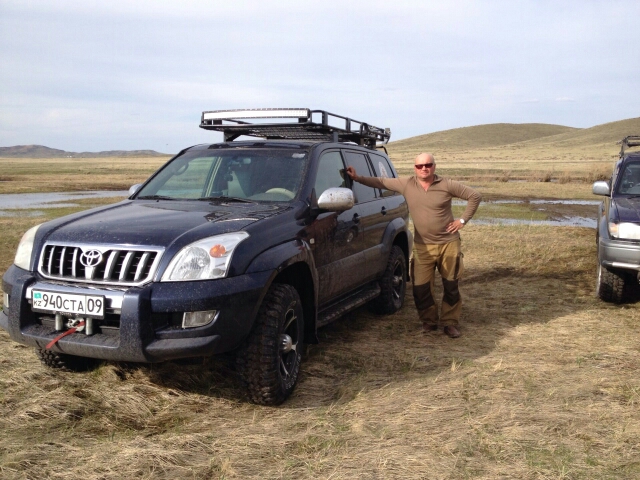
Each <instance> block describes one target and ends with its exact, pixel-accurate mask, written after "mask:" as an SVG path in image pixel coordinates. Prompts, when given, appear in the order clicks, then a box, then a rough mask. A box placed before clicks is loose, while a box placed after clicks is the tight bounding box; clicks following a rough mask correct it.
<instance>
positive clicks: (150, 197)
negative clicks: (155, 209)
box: [136, 195, 177, 200]
mask: <svg viewBox="0 0 640 480" xmlns="http://www.w3.org/2000/svg"><path fill="white" fill-rule="evenodd" d="M136 200H177V198H175V197H167V196H165V195H144V196H142V197H136Z"/></svg>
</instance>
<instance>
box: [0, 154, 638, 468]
mask: <svg viewBox="0 0 640 480" xmlns="http://www.w3.org/2000/svg"><path fill="white" fill-rule="evenodd" d="M483 152H484V151H483ZM483 152H475V153H474V152H469V153H465V154H464V155H468V160H465V159H462V160H460V159H458V158H457V157H456V158H455V159H454V158H453V156H454V155H457V154H455V152H454V153H451V154H450V155H451V157H444V156H443V157H441V158H442V162H441V163H439V165H438V169H439V170H440V169H442V170H446V169H447V168H449V166H448V165H447V164H446V162H447V161H451V162H452V164H453V162H454V160H455V161H456V162H459V164H460V165H461V167H460V168H462V169H465V168H470V164H471V162H472V160H471V159H472V158H473V157H474V155H476V156H480V155H486V153H483ZM615 152H616V150H615V149H614V150H613V153H614V154H615ZM392 154H393V152H392ZM464 155H462V156H464ZM567 155H568V154H567ZM508 159H509V157H508V155H507V154H506V153H505V154H504V161H505V162H506V163H505V165H507V166H508V170H509V171H511V172H517V171H518V170H519V169H520V168H521V167H520V166H519V163H518V162H520V160H519V159H517V160H516V159H515V157H511V164H509V162H508ZM551 160H553V162H552V163H553V164H554V165H555V163H554V162H555V159H550V161H551ZM410 161H412V158H411V159H410ZM439 161H440V158H439ZM502 161H503V160H499V161H498V160H496V162H498V163H499V162H502ZM595 163H597V162H594V164H595ZM122 168H123V169H124V168H126V165H122ZM522 169H523V170H525V168H524V166H523V167H522ZM535 169H536V170H539V166H537V165H536V168H535ZM529 170H531V171H533V169H529ZM574 171H575V172H577V171H578V169H577V167H576V169H575V170H574ZM120 174H121V175H124V176H126V175H129V173H127V171H126V170H123V171H122V172H120V173H118V175H120ZM139 174H140V175H142V172H140V173H139ZM135 175H138V173H135V174H132V178H133V177H134V176H135ZM470 175H471V174H470ZM125 178H128V177H125ZM49 181H50V182H51V183H53V180H51V179H50V180H49ZM134 183H135V182H134ZM478 186H479V187H480V189H481V191H482V192H483V194H484V195H485V197H489V196H494V197H509V196H511V197H542V198H593V197H590V193H589V192H590V186H589V185H587V184H585V183H567V184H558V183H537V182H524V183H512V182H499V181H493V182H492V181H483V182H482V183H480V184H479V185H478ZM57 213H62V212H57ZM54 214H55V213H47V215H54ZM40 221H42V219H33V218H27V217H25V218H0V226H1V227H2V229H3V231H4V232H5V235H4V237H3V242H4V243H3V244H2V248H1V250H0V271H4V269H5V268H6V267H7V266H8V265H9V264H10V262H11V260H12V257H13V252H14V249H15V245H16V244H17V241H18V239H19V237H20V235H21V233H22V231H24V230H25V229H26V228H27V227H28V226H29V225H31V224H33V223H39V222H40ZM462 233H463V249H464V252H465V267H466V271H465V278H464V280H463V282H462V284H461V290H462V294H463V299H464V302H465V306H464V313H463V319H462V320H463V322H462V329H463V337H461V338H460V339H457V340H451V339H449V338H447V337H446V336H444V335H442V334H433V335H425V334H423V333H422V332H421V329H420V324H419V322H418V319H417V317H416V314H415V310H414V305H413V300H412V297H411V295H410V293H409V294H408V295H407V297H406V303H405V307H404V308H403V309H402V310H401V311H400V312H398V313H396V314H395V315H391V316H388V317H378V316H376V315H373V314H371V313H370V312H369V311H368V310H367V309H366V308H363V309H360V310H358V311H357V312H355V313H353V314H351V315H349V316H348V317H347V318H343V319H341V320H340V321H338V322H336V323H334V324H332V325H329V326H328V327H325V328H323V329H321V330H320V331H319V336H320V341H321V343H320V344H319V345H314V346H312V347H311V348H310V349H309V351H308V355H307V357H306V359H305V362H304V364H303V371H302V375H301V379H300V383H299V385H298V386H297V389H296V391H295V392H294V394H293V396H292V397H291V398H290V399H289V400H288V401H287V402H286V403H285V404H284V405H282V406H280V407H277V408H266V407H260V406H255V405H252V404H250V403H248V401H247V399H246V397H245V395H244V392H243V390H242V389H241V387H240V386H239V385H238V384H237V382H236V381H235V380H234V372H233V368H232V365H233V362H232V359H231V358H229V357H216V358H214V359H208V360H205V361H204V362H202V363H194V364H184V363H182V364H181V363H166V364H161V365H125V364H104V365H102V366H101V367H99V368H98V369H96V370H95V371H92V372H88V373H81V374H72V373H64V372H56V371H51V370H49V369H47V368H45V367H43V366H41V365H40V364H39V362H38V361H37V359H36V357H35V355H34V354H33V352H32V350H31V349H30V348H26V347H23V346H21V345H18V344H16V343H14V342H12V341H11V340H10V339H9V337H8V335H7V334H6V333H3V332H0V366H1V367H0V368H1V369H2V375H0V432H1V433H0V477H2V478H7V479H32V478H53V479H56V478H60V479H61V478H65V479H67V478H84V479H87V480H93V479H96V480H98V479H101V480H102V479H111V478H113V479H120V478H142V479H145V478H147V479H152V478H153V479H156V478H160V479H162V478H171V479H173V478H176V477H181V478H195V479H211V478H220V479H222V478H225V479H229V478H239V479H240V478H241V479H245V478H261V479H262V478H321V479H330V478H331V479H337V478H362V479H386V478H389V479H391V478H393V479H396V478H397V479H405V478H406V479H413V478H415V479H418V478H420V479H422V478H429V479H431V478H434V479H463V478H484V479H495V478H514V479H560V478H567V479H593V478H602V479H605V478H606V479H614V478H615V479H635V478H638V477H639V476H640V409H639V408H638V407H639V405H640V367H639V365H640V342H639V340H638V338H639V334H640V304H638V303H636V302H635V301H634V302H631V303H627V304H624V305H622V306H612V305H608V304H604V303H602V302H600V301H598V300H596V298H595V296H594V283H595V267H596V260H595V256H596V252H595V241H594V231H593V230H591V229H586V228H570V227H567V228H553V227H540V226H537V227H528V226H516V227H511V226H510V227H501V226H480V225H477V224H474V223H473V222H471V223H470V224H469V225H468V226H466V227H465V229H464V230H463V232H462Z"/></svg>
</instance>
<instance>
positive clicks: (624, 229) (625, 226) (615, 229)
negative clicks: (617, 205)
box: [609, 222, 640, 240]
mask: <svg viewBox="0 0 640 480" xmlns="http://www.w3.org/2000/svg"><path fill="white" fill-rule="evenodd" d="M609 234H610V235H611V236H612V237H614V238H620V239H623V240H640V225H638V224H637V223H628V222H623V223H614V222H609Z"/></svg>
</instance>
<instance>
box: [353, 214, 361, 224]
mask: <svg viewBox="0 0 640 480" xmlns="http://www.w3.org/2000/svg"><path fill="white" fill-rule="evenodd" d="M353 223H360V215H358V214H357V213H354V214H353Z"/></svg>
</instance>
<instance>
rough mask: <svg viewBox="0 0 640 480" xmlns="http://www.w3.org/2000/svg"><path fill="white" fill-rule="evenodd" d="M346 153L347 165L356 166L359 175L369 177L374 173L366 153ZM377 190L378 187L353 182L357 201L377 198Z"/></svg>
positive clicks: (362, 201)
mask: <svg viewBox="0 0 640 480" xmlns="http://www.w3.org/2000/svg"><path fill="white" fill-rule="evenodd" d="M344 153H345V157H346V160H347V165H349V166H350V167H354V168H355V169H356V172H357V173H358V175H364V176H368V177H370V176H371V175H372V172H371V169H370V167H369V162H368V161H367V157H366V155H365V154H364V153H357V152H349V151H346V152H344ZM376 190H377V188H371V187H367V186H366V185H362V184H361V183H357V182H354V183H353V193H354V194H355V196H356V201H357V202H358V203H364V202H369V201H371V200H375V198H376Z"/></svg>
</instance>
